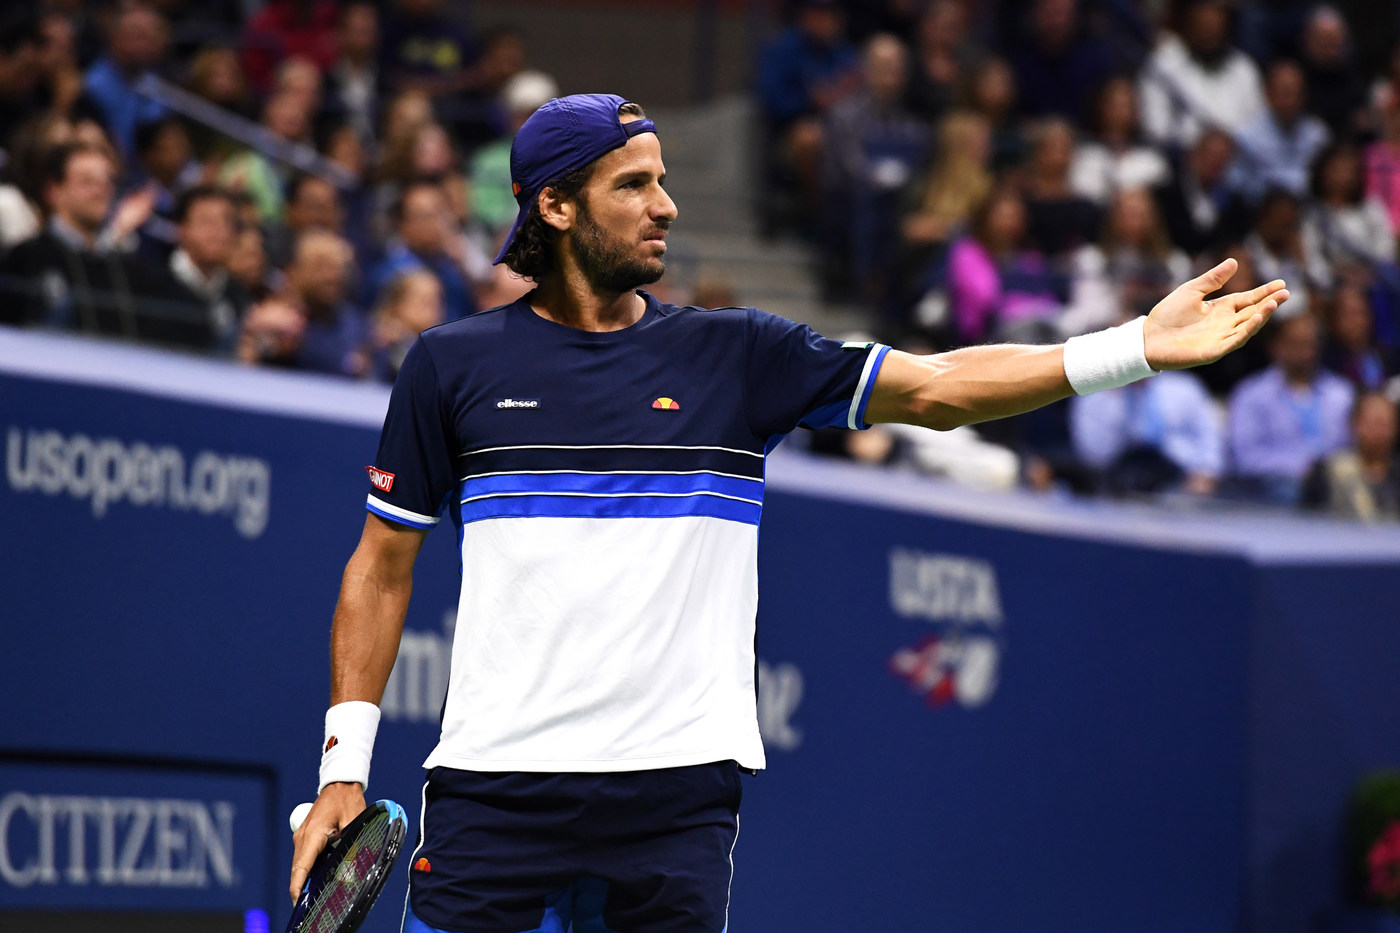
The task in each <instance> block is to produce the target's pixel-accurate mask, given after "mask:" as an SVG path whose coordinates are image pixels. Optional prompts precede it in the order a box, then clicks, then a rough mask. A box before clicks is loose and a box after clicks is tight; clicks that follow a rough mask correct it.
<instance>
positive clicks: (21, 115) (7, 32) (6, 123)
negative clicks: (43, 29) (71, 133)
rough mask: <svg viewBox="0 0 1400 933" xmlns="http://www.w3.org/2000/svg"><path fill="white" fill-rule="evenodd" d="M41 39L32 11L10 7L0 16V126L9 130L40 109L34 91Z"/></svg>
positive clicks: (39, 112)
mask: <svg viewBox="0 0 1400 933" xmlns="http://www.w3.org/2000/svg"><path fill="white" fill-rule="evenodd" d="M41 41H42V39H41V36H40V34H39V27H38V23H37V21H36V20H35V18H34V16H33V14H31V13H28V12H23V11H21V10H18V9H10V10H8V11H6V12H5V13H4V14H3V18H0V127H5V128H7V129H12V128H14V127H16V126H19V125H20V124H21V123H24V122H25V121H26V120H30V119H33V118H35V117H37V116H39V115H40V114H41V113H42V112H43V104H42V103H41V101H40V99H39V95H38V93H37V91H38V87H39V80H38V79H39V74H40V72H39V61H40V59H39V50H40V43H41Z"/></svg>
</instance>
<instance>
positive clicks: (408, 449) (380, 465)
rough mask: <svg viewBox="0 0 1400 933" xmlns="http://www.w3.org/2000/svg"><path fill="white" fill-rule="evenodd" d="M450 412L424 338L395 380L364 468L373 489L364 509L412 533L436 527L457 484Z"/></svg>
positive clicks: (409, 352) (410, 354)
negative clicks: (381, 427)
mask: <svg viewBox="0 0 1400 933" xmlns="http://www.w3.org/2000/svg"><path fill="white" fill-rule="evenodd" d="M448 411H449V406H448V405H447V404H446V401H445V399H444V398H443V397H442V392H441V389H440V387H439V386H438V378H437V368H436V367H435V366H434V365H433V359H432V356H431V355H430V354H429V353H428V350H427V348H426V347H425V346H424V345H423V341H422V340H421V339H420V340H418V341H417V342H416V343H414V345H413V346H412V347H411V348H410V349H409V351H408V355H407V356H405V357H404V361H403V366H402V368H400V370H399V375H398V378H396V379H395V380H394V390H393V392H392V393H391V394H390V396H389V411H388V413H387V414H386V415H385V416H384V430H383V432H382V433H381V434H380V435H379V452H378V453H377V454H376V455H375V458H374V464H373V465H372V466H369V467H366V468H365V469H366V470H367V471H368V472H369V481H370V484H371V486H372V487H373V488H372V489H371V490H370V494H369V499H368V501H367V502H366V506H365V507H366V508H368V509H369V510H370V511H371V512H373V513H374V514H376V515H378V516H380V517H381V518H386V519H388V520H390V521H393V522H398V523H399V524H401V525H408V526H409V527H412V528H422V529H429V528H432V527H433V526H434V525H436V524H437V523H438V519H439V515H438V513H439V512H440V511H441V510H442V502H443V500H444V499H445V498H446V496H447V494H448V493H449V492H451V491H452V490H453V489H454V488H455V487H456V485H457V476H456V469H455V466H456V464H455V463H454V460H453V452H454V450H455V446H454V444H453V443H452V437H451V434H452V431H451V422H450V419H449V416H448Z"/></svg>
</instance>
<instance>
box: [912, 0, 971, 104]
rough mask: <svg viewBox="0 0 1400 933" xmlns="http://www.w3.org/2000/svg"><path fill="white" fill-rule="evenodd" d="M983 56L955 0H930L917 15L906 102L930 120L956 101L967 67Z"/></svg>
mask: <svg viewBox="0 0 1400 933" xmlns="http://www.w3.org/2000/svg"><path fill="white" fill-rule="evenodd" d="M981 56H982V52H981V50H980V49H978V48H977V46H976V44H975V43H973V42H972V38H971V36H969V35H968V30H967V11H966V10H965V9H964V8H963V5H962V4H961V3H959V2H958V0H933V2H932V3H930V4H929V5H928V8H927V9H926V10H925V11H924V13H923V15H922V16H921V17H920V18H919V26H918V32H917V33H916V34H915V37H914V55H913V68H912V74H911V78H910V84H909V106H910V107H911V108H912V109H913V111H914V112H915V113H917V114H918V115H919V116H921V117H923V118H924V119H925V120H928V121H930V122H932V121H934V120H936V119H938V118H939V117H941V116H943V114H944V113H945V112H947V111H948V110H949V109H950V108H952V107H954V106H956V105H957V103H958V92H959V90H960V89H961V87H962V85H963V82H964V80H965V78H966V76H967V73H968V70H969V69H970V68H971V67H972V65H973V64H974V63H975V62H976V61H977V60H978V59H979V58H980V57H981Z"/></svg>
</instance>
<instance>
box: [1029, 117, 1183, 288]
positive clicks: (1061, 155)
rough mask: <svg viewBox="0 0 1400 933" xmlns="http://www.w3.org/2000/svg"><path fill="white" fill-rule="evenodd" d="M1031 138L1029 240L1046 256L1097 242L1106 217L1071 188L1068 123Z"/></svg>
mask: <svg viewBox="0 0 1400 933" xmlns="http://www.w3.org/2000/svg"><path fill="white" fill-rule="evenodd" d="M1031 136H1032V141H1031V157H1030V163H1029V165H1028V166H1027V167H1026V172H1025V193H1026V215H1027V222H1028V224H1029V227H1028V235H1029V239H1030V242H1031V244H1032V245H1033V246H1034V247H1035V248H1036V249H1038V250H1039V251H1040V252H1042V253H1044V254H1045V255H1046V256H1050V257H1056V256H1062V255H1064V254H1066V253H1070V252H1073V251H1074V250H1076V249H1078V248H1079V247H1081V246H1083V245H1084V244H1086V243H1092V242H1094V240H1096V239H1097V238H1098V235H1099V225H1100V223H1101V222H1102V214H1101V212H1100V210H1099V208H1098V206H1097V205H1095V204H1094V202H1093V201H1090V200H1089V199H1088V198H1085V197H1082V196H1081V195H1079V194H1076V193H1075V191H1074V189H1073V188H1072V187H1071V186H1070V182H1069V169H1070V165H1072V164H1073V162H1074V129H1073V127H1071V126H1070V124H1069V121H1067V120H1064V119H1062V118H1060V117H1049V118H1047V119H1046V120H1044V121H1043V122H1041V124H1040V125H1039V126H1037V127H1036V128H1035V130H1034V132H1033V133H1032V134H1031ZM1169 290H1170V289H1169Z"/></svg>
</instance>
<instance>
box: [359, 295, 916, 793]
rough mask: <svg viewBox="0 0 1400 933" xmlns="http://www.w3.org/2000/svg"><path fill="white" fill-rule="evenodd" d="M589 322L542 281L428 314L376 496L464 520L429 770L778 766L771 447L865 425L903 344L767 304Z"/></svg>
mask: <svg viewBox="0 0 1400 933" xmlns="http://www.w3.org/2000/svg"><path fill="white" fill-rule="evenodd" d="M641 294H642V296H643V298H644V299H645V301H646V311H645V313H644V314H643V315H642V317H641V318H640V319H639V320H638V321H637V323H635V324H633V325H632V326H630V327H628V328H626V329H624V330H619V331H614V332H610V333H594V332H589V331H582V330H578V329H575V328H572V327H567V326H564V325H561V324H557V323H555V322H553V321H549V320H546V319H545V318H542V317H540V316H539V315H538V314H536V313H535V312H534V311H532V310H531V308H530V305H529V296H526V297H525V298H522V299H521V300H520V301H517V302H515V303H514V304H511V305H506V306H505V307H502V308H497V309H495V310H492V311H485V312H482V313H480V314H476V315H473V316H470V317H467V318H464V319H462V320H459V321H454V322H452V323H450V324H444V325H442V326H440V327H435V328H432V329H431V330H428V331H426V332H424V334H423V335H422V337H421V338H420V339H419V341H418V342H417V343H416V344H415V345H414V346H413V348H412V349H411V350H410V351H409V354H408V356H407V358H406V359H405V360H404V365H403V368H402V370H401V371H400V373H399V376H398V380H397V382H396V383H395V385H394V390H393V395H392V398H391V400H390V402H389V411H388V415H387V416H386V418H385V421H384V432H383V435H382V436H381V438H380V442H379V453H378V456H377V458H376V460H375V464H374V466H373V467H371V468H370V477H371V482H372V483H373V484H374V490H373V491H372V492H371V494H370V496H369V502H368V507H369V510H370V511H372V512H374V513H375V514H377V515H379V516H382V517H383V518H386V519H389V520H391V521H394V522H399V523H402V524H405V525H409V526H411V527H414V528H431V527H432V526H433V525H435V524H437V522H438V520H439V517H440V516H441V515H442V513H443V512H444V511H445V512H446V513H447V514H448V515H450V516H451V518H452V521H453V522H454V523H456V524H457V525H458V527H459V530H460V538H461V558H462V568H463V574H462V594H461V600H460V603H459V606H458V613H457V630H456V635H455V637H454V642H453V646H452V666H451V676H450V678H449V684H448V691H447V702H446V706H445V710H444V718H443V723H442V736H441V740H440V741H439V743H438V745H437V747H436V748H435V749H434V750H433V752H432V754H431V755H429V756H428V759H427V761H426V762H425V763H424V767H428V768H432V767H439V766H444V767H451V768H462V769H467V770H476V771H589V772H598V771H635V770H646V769H651V768H670V767H678V766H682V765H692V764H700V763H703V762H709V761H722V760H727V759H731V758H732V759H734V760H736V761H738V762H739V763H740V764H741V765H743V766H745V767H748V768H761V767H763V764H764V758H763V746H762V744H761V742H760V740H759V733H758V716H757V708H756V702H755V691H754V615H755V612H756V610H757V607H758V570H757V557H758V520H759V514H760V513H761V511H762V506H763V465H764V455H765V454H766V453H767V451H768V450H770V449H772V447H774V446H775V445H776V444H777V442H778V441H779V440H781V439H782V437H783V436H784V435H785V434H787V433H788V432H789V431H791V430H792V429H793V428H795V427H797V426H798V425H799V424H804V425H807V426H809V427H825V426H842V427H847V428H860V427H864V426H865V425H864V424H863V420H862V419H863V417H864V414H865V406H866V403H867V401H868V400H869V398H870V392H871V389H872V388H873V386H874V383H875V377H876V373H877V372H878V371H879V368H880V364H881V362H882V361H883V360H884V357H885V354H886V353H887V352H888V349H889V348H888V347H884V346H880V345H878V344H859V345H851V344H842V343H839V342H837V341H835V340H828V339H826V338H824V337H820V336H818V335H817V334H816V333H814V332H813V331H812V330H811V328H809V327H807V326H805V325H799V324H794V323H792V322H791V321H787V320H785V319H783V318H780V317H777V316H775V315H772V314H767V313H764V312H762V311H757V310H754V309H752V308H724V309H720V310H716V311H703V310H699V309H697V308H681V307H676V306H674V305H668V304H663V303H661V302H659V301H657V300H656V299H655V298H653V297H652V296H651V295H648V294H646V293H645V292H642V293H641Z"/></svg>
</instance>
